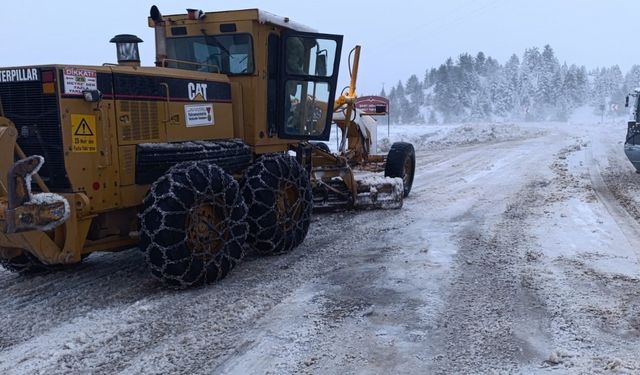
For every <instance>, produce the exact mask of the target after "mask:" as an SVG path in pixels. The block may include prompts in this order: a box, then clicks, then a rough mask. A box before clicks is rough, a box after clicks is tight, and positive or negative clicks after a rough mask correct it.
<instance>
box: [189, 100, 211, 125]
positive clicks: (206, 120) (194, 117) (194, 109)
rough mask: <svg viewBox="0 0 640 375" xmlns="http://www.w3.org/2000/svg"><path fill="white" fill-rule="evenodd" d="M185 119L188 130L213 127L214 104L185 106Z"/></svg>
mask: <svg viewBox="0 0 640 375" xmlns="http://www.w3.org/2000/svg"><path fill="white" fill-rule="evenodd" d="M184 117H185V119H186V123H187V127H188V128H192V127H194V126H209V125H213V124H214V123H215V120H214V118H213V104H194V105H185V106H184Z"/></svg>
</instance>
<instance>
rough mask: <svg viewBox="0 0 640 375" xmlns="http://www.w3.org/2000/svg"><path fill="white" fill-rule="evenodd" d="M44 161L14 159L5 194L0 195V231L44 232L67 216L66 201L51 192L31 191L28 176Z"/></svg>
mask: <svg viewBox="0 0 640 375" xmlns="http://www.w3.org/2000/svg"><path fill="white" fill-rule="evenodd" d="M42 164H44V158H43V157H42V156H37V155H35V156H30V157H28V158H26V159H22V160H19V161H17V162H16V163H15V164H14V165H13V166H12V167H11V169H10V170H9V173H8V174H7V196H6V197H3V198H0V230H1V231H2V233H6V234H11V233H19V232H27V231H31V230H39V231H48V230H51V229H54V228H55V227H57V226H59V225H61V224H63V223H64V222H65V221H66V220H67V219H68V218H69V213H70V209H69V203H68V202H67V200H66V199H65V198H63V197H62V196H60V195H58V194H53V193H38V194H32V193H31V178H32V176H33V175H34V174H36V173H37V172H38V170H39V169H40V167H41V166H42Z"/></svg>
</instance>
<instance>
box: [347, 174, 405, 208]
mask: <svg viewBox="0 0 640 375" xmlns="http://www.w3.org/2000/svg"><path fill="white" fill-rule="evenodd" d="M356 184H357V189H358V194H357V195H356V199H355V202H354V203H355V208H357V209H361V210H370V209H394V208H402V202H403V197H404V185H403V183H402V179H401V178H397V177H396V178H391V177H381V176H367V177H364V178H362V179H359V180H356Z"/></svg>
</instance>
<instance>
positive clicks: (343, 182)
mask: <svg viewBox="0 0 640 375" xmlns="http://www.w3.org/2000/svg"><path fill="white" fill-rule="evenodd" d="M312 155H313V156H312V159H313V164H314V167H313V168H312V170H311V182H312V188H313V207H314V210H315V211H320V212H327V211H337V210H350V209H359V210H369V209H398V208H401V207H402V203H403V199H404V194H403V192H404V185H403V180H402V178H391V177H382V176H380V175H375V174H374V173H376V172H380V168H378V167H380V166H378V167H377V168H372V169H370V170H359V171H358V172H357V173H358V174H361V173H362V175H361V176H358V177H357V178H356V176H355V173H356V172H354V169H353V168H351V167H350V166H349V164H348V162H347V159H346V158H345V157H342V156H340V155H337V154H332V153H331V152H330V151H326V150H323V149H319V148H317V147H316V148H315V149H314V150H313V154H312ZM381 160H383V159H381Z"/></svg>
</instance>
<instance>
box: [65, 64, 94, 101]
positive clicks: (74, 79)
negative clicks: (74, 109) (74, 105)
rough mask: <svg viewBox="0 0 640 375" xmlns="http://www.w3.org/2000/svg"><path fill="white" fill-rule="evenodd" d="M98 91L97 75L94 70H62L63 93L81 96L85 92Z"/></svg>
mask: <svg viewBox="0 0 640 375" xmlns="http://www.w3.org/2000/svg"><path fill="white" fill-rule="evenodd" d="M97 89H98V75H97V74H96V71H95V70H87V69H79V68H64V93H65V94H71V95H82V92H83V91H86V90H97Z"/></svg>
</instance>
